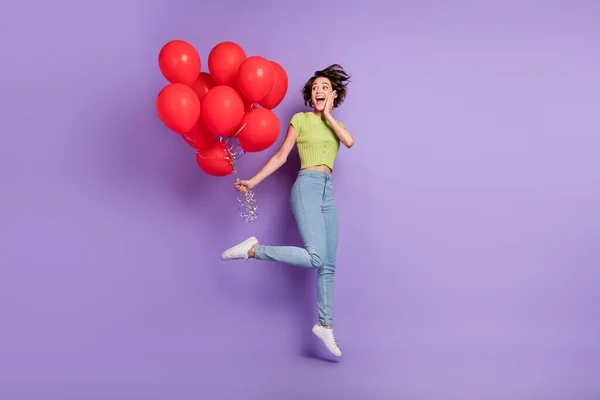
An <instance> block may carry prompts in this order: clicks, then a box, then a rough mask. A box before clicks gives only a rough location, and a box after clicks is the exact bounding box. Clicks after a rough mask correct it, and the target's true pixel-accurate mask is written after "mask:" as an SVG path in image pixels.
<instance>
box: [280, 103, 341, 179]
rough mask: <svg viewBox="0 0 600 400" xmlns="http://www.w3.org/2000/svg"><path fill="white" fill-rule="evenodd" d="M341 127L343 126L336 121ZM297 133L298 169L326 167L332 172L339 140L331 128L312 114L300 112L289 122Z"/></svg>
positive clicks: (326, 122)
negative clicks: (317, 166)
mask: <svg viewBox="0 0 600 400" xmlns="http://www.w3.org/2000/svg"><path fill="white" fill-rule="evenodd" d="M338 123H339V124H340V125H341V126H343V127H344V128H345V126H344V124H343V123H341V122H340V121H338ZM290 124H291V125H292V126H293V127H294V129H295V130H296V132H297V133H298V138H297V139H296V147H297V148H298V155H299V156H300V168H308V167H313V166H316V165H326V166H328V167H329V168H331V170H332V171H333V164H334V162H335V157H336V156H337V152H338V150H339V148H340V140H339V139H338V137H337V136H336V135H335V132H334V131H333V127H332V126H331V124H330V123H329V122H328V121H324V120H323V119H321V117H319V116H318V115H316V114H314V113H313V112H300V113H297V114H295V115H294V116H293V117H292V120H291V121H290Z"/></svg>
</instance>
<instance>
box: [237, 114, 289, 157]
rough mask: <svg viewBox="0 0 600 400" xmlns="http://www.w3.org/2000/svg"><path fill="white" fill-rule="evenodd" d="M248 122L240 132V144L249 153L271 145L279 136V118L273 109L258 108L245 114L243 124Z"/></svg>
mask: <svg viewBox="0 0 600 400" xmlns="http://www.w3.org/2000/svg"><path fill="white" fill-rule="evenodd" d="M244 123H245V124H246V126H244V128H243V129H242V130H241V131H240V133H239V134H238V138H239V140H240V146H242V149H244V151H246V152H248V153H252V152H257V151H263V150H266V149H268V148H269V147H271V145H272V144H273V143H275V141H276V140H277V137H278V136H279V129H280V126H279V120H278V119H277V116H276V115H275V114H274V113H273V111H271V110H268V109H266V108H257V109H255V110H254V111H251V112H249V113H247V114H246V115H244V118H243V120H242V125H243V124H244Z"/></svg>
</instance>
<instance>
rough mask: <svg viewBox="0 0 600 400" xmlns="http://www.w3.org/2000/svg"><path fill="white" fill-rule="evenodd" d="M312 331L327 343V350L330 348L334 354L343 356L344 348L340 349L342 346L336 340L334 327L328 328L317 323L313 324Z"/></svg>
mask: <svg viewBox="0 0 600 400" xmlns="http://www.w3.org/2000/svg"><path fill="white" fill-rule="evenodd" d="M312 331H313V333H314V334H315V336H316V337H318V338H319V339H321V341H322V342H323V343H324V344H325V347H327V350H329V351H330V352H331V353H332V354H333V355H334V356H336V357H341V356H342V350H340V347H339V346H338V344H337V342H336V340H335V335H334V334H333V328H332V329H327V328H324V327H322V326H321V324H319V323H316V324H315V326H313V328H312Z"/></svg>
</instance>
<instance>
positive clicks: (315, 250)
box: [254, 170, 338, 325]
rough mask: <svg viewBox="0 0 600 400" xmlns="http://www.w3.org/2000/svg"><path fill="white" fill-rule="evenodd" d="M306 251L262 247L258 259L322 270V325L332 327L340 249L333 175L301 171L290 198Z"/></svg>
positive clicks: (319, 279)
mask: <svg viewBox="0 0 600 400" xmlns="http://www.w3.org/2000/svg"><path fill="white" fill-rule="evenodd" d="M290 204H291V207H292V212H293V214H294V217H295V218H296V223H297V224H298V230H299V231H300V236H301V238H302V241H303V242H304V248H301V247H295V246H265V245H260V246H259V247H258V248H257V249H256V251H255V253H254V257H256V259H258V260H270V261H279V262H283V263H287V264H291V265H294V266H297V267H301V268H315V269H318V275H317V304H318V309H319V322H320V323H321V324H322V325H331V302H332V298H333V281H334V274H335V263H336V252H337V246H338V215H337V209H336V207H335V199H334V193H333V184H332V178H331V174H328V173H325V172H319V171H310V170H301V171H299V172H298V177H297V178H296V182H294V185H293V186H292V192H291V195H290Z"/></svg>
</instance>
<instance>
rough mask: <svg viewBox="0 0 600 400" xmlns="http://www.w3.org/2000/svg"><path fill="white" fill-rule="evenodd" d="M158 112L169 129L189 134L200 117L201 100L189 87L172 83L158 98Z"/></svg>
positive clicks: (163, 89)
mask: <svg viewBox="0 0 600 400" xmlns="http://www.w3.org/2000/svg"><path fill="white" fill-rule="evenodd" d="M156 111H157V113H158V117H159V118H160V120H161V121H162V122H163V123H164V124H165V125H166V126H167V128H169V129H171V130H173V131H175V132H177V133H181V134H183V133H186V132H189V131H190V130H191V129H192V128H193V127H194V124H195V123H196V122H197V121H198V118H199V117H200V99H198V95H197V94H196V92H194V91H193V90H192V89H191V88H190V87H189V86H186V85H184V84H182V83H170V84H168V85H167V86H165V87H164V88H162V90H161V91H160V92H159V93H158V96H157V97H156Z"/></svg>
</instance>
